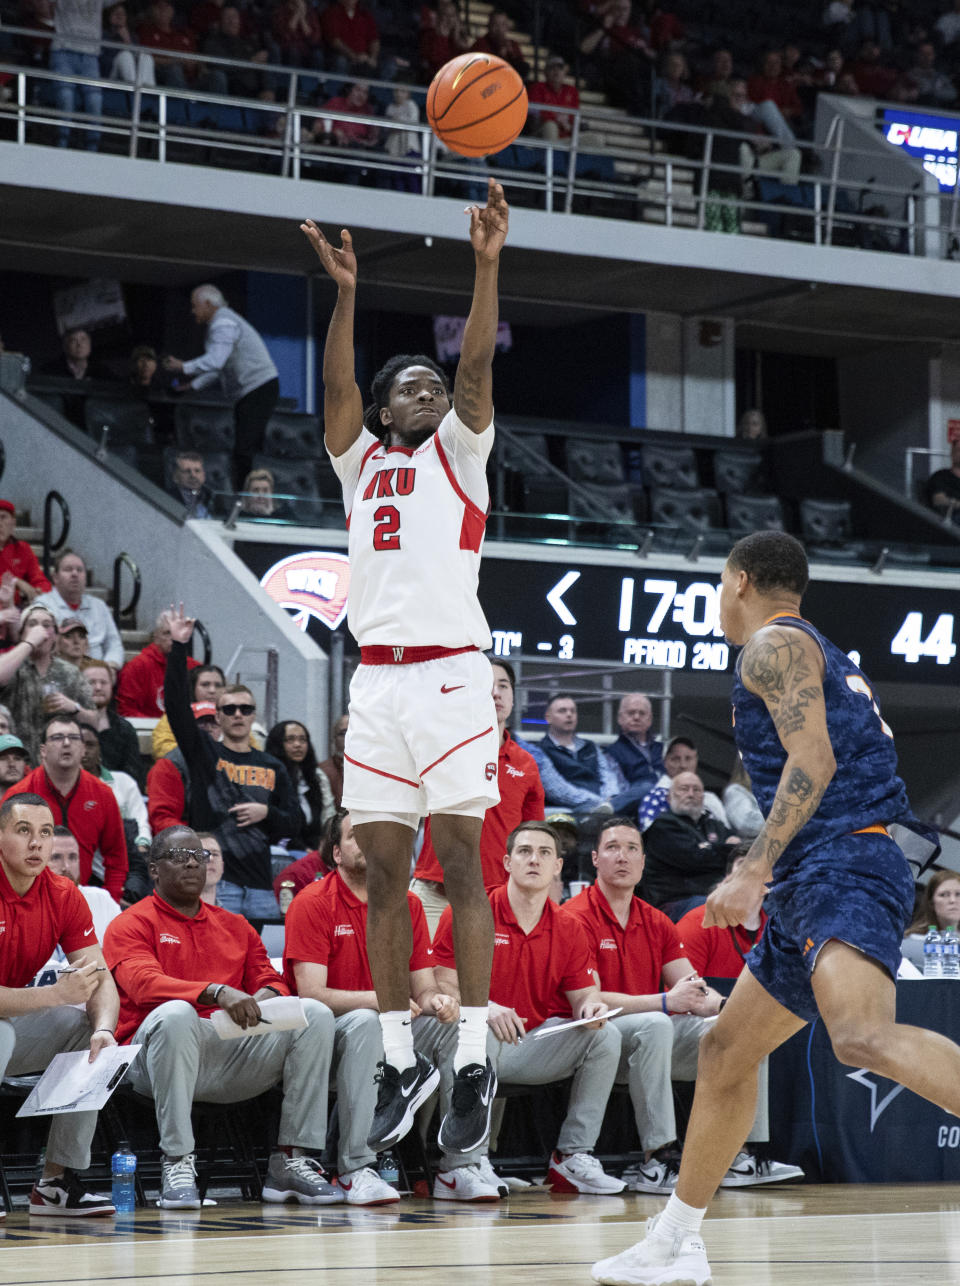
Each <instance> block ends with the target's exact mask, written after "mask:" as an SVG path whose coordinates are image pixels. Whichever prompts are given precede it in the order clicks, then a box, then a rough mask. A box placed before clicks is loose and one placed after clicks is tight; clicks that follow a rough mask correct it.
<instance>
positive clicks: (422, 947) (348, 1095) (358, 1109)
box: [283, 812, 460, 1206]
mask: <svg viewBox="0 0 960 1286" xmlns="http://www.w3.org/2000/svg"><path fill="white" fill-rule="evenodd" d="M330 838H331V846H332V854H333V861H334V864H335V869H334V870H333V871H331V872H330V874H329V875H327V876H326V877H325V878H324V879H323V880H321V881H320V882H319V883H314V884H311V885H310V886H309V887H308V888H306V889H304V890H303V892H302V893H300V894H298V896H297V897H295V898H294V899H293V902H292V903H291V904H290V910H289V912H288V913H287V919H286V932H285V941H284V949H283V976H284V978H285V980H286V982H287V985H288V986H289V987H290V988H291V989H292V990H294V991H296V992H297V994H298V995H300V996H310V997H312V998H313V999H314V1000H315V1001H318V1002H319V1003H321V1004H324V1005H326V1006H327V1007H328V1008H329V1009H330V1010H331V1011H332V1013H333V1015H334V1020H335V1024H336V1036H335V1038H334V1053H333V1067H334V1072H335V1075H336V1083H337V1104H338V1110H339V1117H340V1138H339V1142H338V1166H339V1171H338V1178H337V1182H338V1183H339V1185H340V1187H341V1188H342V1189H343V1190H344V1193H345V1194H346V1200H347V1201H348V1202H349V1203H350V1204H351V1205H361V1206H371V1205H382V1204H385V1203H388V1202H393V1201H398V1200H399V1193H398V1192H397V1191H396V1189H395V1188H392V1187H390V1185H389V1184H388V1183H385V1182H384V1181H383V1180H382V1179H381V1178H380V1177H379V1176H378V1174H377V1172H376V1153H375V1152H374V1151H373V1149H372V1148H370V1147H369V1146H368V1145H367V1135H368V1134H369V1133H370V1129H371V1126H372V1125H373V1115H374V1111H375V1108H376V1099H377V1093H376V1081H375V1079H374V1073H375V1072H376V1069H377V1065H378V1063H380V1062H381V1060H382V1059H383V1039H382V1037H381V1034H380V1021H379V1018H378V1014H379V1012H380V1007H379V1005H378V1003H377V993H376V991H375V990H374V987H373V979H372V978H371V976H370V963H369V960H368V958H367V862H366V858H365V857H364V855H363V853H362V852H361V851H360V846H359V845H358V843H357V841H356V839H355V837H354V834H353V826H352V825H351V822H350V814H349V813H347V812H340V813H337V814H336V815H335V816H334V818H333V820H332V825H331V837H330ZM407 903H408V905H409V908H410V919H411V922H412V928H413V950H412V952H411V955H410V998H411V1001H412V1010H411V1011H412V1012H413V1013H414V1015H416V1016H415V1018H414V1020H413V1025H414V1048H415V1049H417V1050H422V1048H423V1044H424V1042H426V1043H427V1044H428V1045H429V1047H430V1052H431V1054H432V1055H434V1057H435V1056H436V1054H437V1052H438V1048H439V1047H440V1046H441V1044H442V1048H443V1050H444V1052H445V1053H447V1054H449V1056H450V1057H451V1058H452V1056H453V1051H454V1048H455V1046H456V1039H457V1020H458V1018H459V1017H460V1006H459V1005H458V1004H457V1002H456V1001H455V1000H453V999H452V997H450V996H445V995H442V994H441V992H440V990H439V988H438V987H437V982H436V979H435V977H434V974H433V960H432V958H431V953H430V934H429V932H428V931H427V922H426V919H425V917H424V914H423V908H422V907H421V905H420V903H419V902H418V900H417V899H416V898H415V897H414V895H413V894H412V893H408V894H407ZM443 1037H446V1039H443ZM431 1061H433V1060H432V1059H431Z"/></svg>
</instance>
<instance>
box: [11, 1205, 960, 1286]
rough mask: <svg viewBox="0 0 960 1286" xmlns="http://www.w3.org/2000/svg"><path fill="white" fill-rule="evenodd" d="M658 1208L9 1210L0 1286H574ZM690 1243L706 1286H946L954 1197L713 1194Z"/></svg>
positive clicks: (955, 1223) (958, 1220) (955, 1272)
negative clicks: (696, 1246)
mask: <svg viewBox="0 0 960 1286" xmlns="http://www.w3.org/2000/svg"><path fill="white" fill-rule="evenodd" d="M662 1204H663V1203H662V1201H661V1200H660V1199H658V1198H654V1197H648V1196H644V1195H638V1194H627V1195H626V1196H624V1197H568V1196H553V1195H551V1194H550V1193H549V1192H547V1191H545V1190H543V1189H536V1188H535V1189H532V1190H529V1191H525V1192H523V1193H521V1194H519V1195H516V1194H511V1196H510V1198H509V1199H508V1200H506V1201H503V1202H501V1203H500V1204H499V1205H497V1206H494V1207H492V1208H491V1207H489V1206H487V1207H484V1206H482V1205H476V1206H468V1205H457V1206H455V1207H453V1208H452V1209H451V1208H450V1207H449V1206H448V1205H446V1204H445V1203H443V1202H434V1201H431V1200H427V1199H424V1198H417V1197H408V1198H405V1199H404V1200H403V1201H402V1202H401V1203H400V1204H399V1205H396V1206H392V1207H390V1206H388V1207H383V1208H376V1209H363V1210H354V1209H351V1208H349V1207H341V1206H327V1207H326V1208H324V1209H321V1210H312V1211H311V1210H307V1209H306V1208H304V1207H298V1206H285V1207H279V1206H259V1205H252V1204H244V1203H241V1202H236V1203H234V1202H223V1203H222V1204H220V1205H219V1206H217V1207H216V1208H215V1209H214V1208H208V1209H205V1210H203V1211H161V1210H143V1211H137V1213H136V1214H134V1215H126V1216H119V1217H117V1218H116V1219H109V1220H93V1219H87V1220H69V1219H64V1220H56V1219H44V1220H38V1219H30V1218H29V1216H28V1215H27V1214H26V1212H25V1211H24V1212H22V1213H21V1212H20V1211H19V1210H18V1211H17V1212H16V1213H14V1214H12V1215H8V1217H7V1219H6V1221H5V1224H3V1225H0V1283H3V1286H39V1284H40V1283H58V1284H59V1283H74V1282H76V1283H81V1282H96V1283H111V1286H114V1284H115V1286H121V1284H122V1283H134V1282H136V1283H149V1286H223V1284H225V1283H247V1282H249V1283H257V1286H259V1284H260V1283H276V1286H299V1283H300V1282H317V1281H321V1282H330V1283H336V1284H337V1286H371V1283H391V1286H414V1284H415V1286H450V1283H451V1282H454V1281H457V1282H461V1283H463V1284H464V1286H505V1284H507V1283H518V1282H523V1283H524V1284H525V1286H566V1284H567V1283H569V1284H570V1286H574V1284H578V1286H583V1284H585V1283H588V1282H589V1281H590V1273H589V1270H590V1265H591V1263H592V1262H593V1261H594V1260H595V1259H598V1258H601V1257H603V1256H605V1255H609V1254H613V1253H614V1252H616V1251H618V1250H620V1249H622V1248H623V1247H624V1246H625V1245H627V1244H629V1243H630V1242H631V1241H635V1240H636V1239H637V1238H638V1237H639V1236H640V1235H641V1233H642V1221H643V1220H644V1219H646V1218H647V1217H648V1216H650V1215H652V1214H655V1213H656V1211H657V1210H658V1209H659V1208H660V1207H661V1206H662ZM704 1233H705V1237H706V1242H707V1250H708V1253H709V1256H710V1262H711V1265H712V1268H713V1272H714V1282H715V1283H716V1286H774V1284H775V1286H908V1284H909V1286H926V1284H927V1283H929V1284H930V1286H934V1283H936V1286H943V1284H944V1283H947V1282H950V1283H953V1282H956V1283H960V1190H957V1189H955V1188H953V1187H952V1186H950V1185H946V1184H940V1185H917V1186H900V1185H896V1186H895V1185H869V1186H868V1185H862V1186H861V1185H850V1186H836V1185H830V1186H813V1185H811V1186H804V1185H798V1186H789V1187H788V1186H782V1187H780V1188H778V1189H771V1188H768V1189H766V1190H764V1189H762V1188H760V1189H753V1190H751V1191H749V1192H748V1191H739V1192H723V1193H721V1194H720V1196H718V1198H717V1200H716V1201H715V1202H714V1204H713V1207H712V1208H711V1211H710V1215H709V1217H708V1220H707V1222H706V1224H705V1227H704Z"/></svg>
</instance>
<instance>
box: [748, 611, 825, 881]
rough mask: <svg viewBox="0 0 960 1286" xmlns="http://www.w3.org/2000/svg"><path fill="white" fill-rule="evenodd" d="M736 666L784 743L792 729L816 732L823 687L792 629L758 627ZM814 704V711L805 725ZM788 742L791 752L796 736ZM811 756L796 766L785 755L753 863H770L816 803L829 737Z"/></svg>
mask: <svg viewBox="0 0 960 1286" xmlns="http://www.w3.org/2000/svg"><path fill="white" fill-rule="evenodd" d="M741 672H742V676H743V680H744V682H745V683H746V685H747V687H748V688H749V689H750V691H752V692H754V693H756V695H757V696H759V697H760V698H761V700H762V701H763V703H764V705H765V706H766V707H767V710H768V711H769V714H770V718H771V719H772V720H773V725H774V727H775V728H776V730H777V735H778V736H779V737H780V740H781V742H783V743H784V745H785V747H786V739H787V738H792V737H795V736H796V734H803V733H805V732H809V734H810V737H811V738H816V737H817V735H818V732H819V725H820V724H821V720H822V718H823V715H822V706H823V700H824V698H823V688H822V685H821V681H820V674H819V672H818V667H817V666H816V664H815V662H814V661H813V659H812V658H811V655H810V651H809V649H808V648H807V647H806V645H805V642H804V640H803V638H802V637H800V638H798V637H797V632H796V631H795V630H790V629H776V628H775V629H772V630H768V631H764V633H763V636H762V637H760V638H758V639H756V641H755V643H754V642H753V641H751V643H748V645H747V648H746V650H745V651H744V657H743V666H742V671H741ZM814 710H817V714H816V716H815V718H814V719H813V721H812V724H811V725H810V726H809V727H808V719H809V716H810V715H811V714H812V713H813V711H814ZM806 744H809V741H808V742H807V743H806ZM816 744H817V743H816V742H814V745H816ZM793 747H794V751H793V753H796V751H797V750H798V749H799V746H798V745H797V742H794V743H793ZM821 757H822V760H823V762H822V766H821V763H820V762H819V760H820V758H821ZM813 761H814V762H815V767H811V756H810V755H809V754H806V755H805V756H804V765H803V766H801V765H800V764H799V763H797V762H796V760H794V761H793V762H791V757H788V759H787V762H786V764H785V765H784V769H783V775H782V776H781V778H780V783H779V786H778V787H777V793H776V796H775V798H774V801H773V806H772V808H771V810H770V815H769V816H768V818H767V820H766V822H765V823H764V826H763V829H762V830H761V831H760V834H759V835H758V836H757V838H756V840H755V842H754V844H753V847H752V849H751V856H752V858H753V859H754V860H755V861H756V862H757V863H758V864H761V865H763V866H766V867H768V868H772V867H773V865H774V863H775V862H776V861H777V859H778V858H779V857H780V856H781V854H782V853H783V851H784V849H785V848H786V847H787V845H788V844H789V843H790V842H791V840H792V839H793V838H794V836H796V835H797V833H798V832H799V831H800V830H801V828H802V827H803V826H805V825H806V823H807V822H808V821H809V820H810V818H811V817H812V816H813V815H814V813H815V812H816V811H817V809H818V808H819V806H820V801H821V799H822V798H823V795H824V792H825V791H826V789H827V786H828V785H829V784H830V779H831V777H832V776H833V771H834V764H833V762H832V756H831V754H830V748H829V742H828V743H827V746H826V748H825V753H824V754H823V755H822V756H821V755H820V754H819V752H818V753H817V754H816V755H815V756H814V758H813Z"/></svg>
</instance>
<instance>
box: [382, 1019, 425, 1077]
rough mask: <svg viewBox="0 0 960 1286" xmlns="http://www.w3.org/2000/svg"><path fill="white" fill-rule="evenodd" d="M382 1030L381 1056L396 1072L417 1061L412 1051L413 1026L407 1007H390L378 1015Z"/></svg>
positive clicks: (404, 1069)
mask: <svg viewBox="0 0 960 1286" xmlns="http://www.w3.org/2000/svg"><path fill="white" fill-rule="evenodd" d="M380 1030H381V1031H382V1032H383V1057H384V1059H385V1061H386V1062H388V1063H389V1064H390V1066H391V1067H395V1068H396V1069H397V1071H398V1072H404V1071H406V1069H407V1068H408V1067H412V1066H413V1065H414V1063H415V1062H416V1061H417V1060H416V1058H415V1057H414V1053H413V1026H412V1019H411V1017H410V1010H409V1009H391V1010H389V1011H388V1012H387V1013H385V1014H381V1015H380Z"/></svg>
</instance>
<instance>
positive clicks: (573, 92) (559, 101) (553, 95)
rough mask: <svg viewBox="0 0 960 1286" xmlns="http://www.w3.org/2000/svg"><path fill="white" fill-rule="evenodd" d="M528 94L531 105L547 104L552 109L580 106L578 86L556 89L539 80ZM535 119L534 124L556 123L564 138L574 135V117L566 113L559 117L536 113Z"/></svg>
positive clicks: (553, 113)
mask: <svg viewBox="0 0 960 1286" xmlns="http://www.w3.org/2000/svg"><path fill="white" fill-rule="evenodd" d="M527 92H528V96H529V99H530V102H531V103H546V104H549V105H550V106H551V107H573V108H577V107H579V106H580V93H579V91H578V89H577V87H576V85H565V84H564V85H561V86H560V88H559V89H554V88H553V86H552V85H550V84H549V83H548V82H547V81H545V80H538V81H535V82H534V84H532V85H531V86H530V88H529V90H528V91H527ZM533 119H534V124H536V123H537V122H538V121H539V123H540V124H541V125H543V124H545V122H547V121H556V122H557V130H558V132H559V133H560V135H561V136H562V137H563V138H569V137H570V135H571V134H572V133H573V117H572V116H568V115H567V113H566V112H563V113H561V114H559V115H558V114H557V113H556V112H534V114H533Z"/></svg>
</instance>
